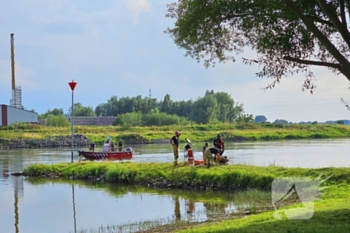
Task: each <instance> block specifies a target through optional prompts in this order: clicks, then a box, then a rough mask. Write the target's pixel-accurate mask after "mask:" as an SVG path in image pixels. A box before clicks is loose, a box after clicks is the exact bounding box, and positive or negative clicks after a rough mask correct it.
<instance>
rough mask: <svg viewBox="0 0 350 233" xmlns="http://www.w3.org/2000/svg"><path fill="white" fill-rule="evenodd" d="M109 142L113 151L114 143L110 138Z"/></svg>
mask: <svg viewBox="0 0 350 233" xmlns="http://www.w3.org/2000/svg"><path fill="white" fill-rule="evenodd" d="M109 144H110V146H111V151H114V150H115V144H114V142H113V141H112V140H111V141H110V143H109Z"/></svg>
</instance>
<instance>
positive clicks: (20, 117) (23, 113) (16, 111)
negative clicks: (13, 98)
mask: <svg viewBox="0 0 350 233" xmlns="http://www.w3.org/2000/svg"><path fill="white" fill-rule="evenodd" d="M15 122H17V123H21V122H26V123H34V124H38V114H37V113H35V112H31V111H27V110H23V109H20V108H15V107H12V106H8V105H5V104H2V105H0V126H7V125H11V124H12V123H15Z"/></svg>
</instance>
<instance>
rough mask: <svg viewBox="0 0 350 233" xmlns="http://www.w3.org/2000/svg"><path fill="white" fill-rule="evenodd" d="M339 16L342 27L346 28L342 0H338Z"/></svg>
mask: <svg viewBox="0 0 350 233" xmlns="http://www.w3.org/2000/svg"><path fill="white" fill-rule="evenodd" d="M340 18H341V21H342V24H343V27H344V28H345V29H346V30H347V28H348V26H347V22H346V16H345V2H344V0H340Z"/></svg>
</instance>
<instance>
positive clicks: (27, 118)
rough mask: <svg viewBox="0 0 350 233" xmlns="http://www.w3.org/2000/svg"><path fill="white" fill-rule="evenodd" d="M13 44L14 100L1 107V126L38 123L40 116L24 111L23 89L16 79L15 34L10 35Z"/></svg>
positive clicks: (12, 78)
mask: <svg viewBox="0 0 350 233" xmlns="http://www.w3.org/2000/svg"><path fill="white" fill-rule="evenodd" d="M10 42H11V73H12V75H11V81H12V99H11V100H10V106H8V105H5V104H2V105H0V126H7V125H10V124H12V123H21V122H25V123H35V124H37V123H38V114H37V113H35V112H31V111H27V110H23V106H22V89H21V87H19V86H16V78H15V51H14V50H15V49H14V34H13V33H11V35H10Z"/></svg>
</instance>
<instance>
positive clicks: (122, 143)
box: [118, 139, 124, 151]
mask: <svg viewBox="0 0 350 233" xmlns="http://www.w3.org/2000/svg"><path fill="white" fill-rule="evenodd" d="M123 148H124V142H123V141H122V140H121V139H119V142H118V151H123Z"/></svg>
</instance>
